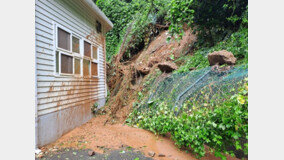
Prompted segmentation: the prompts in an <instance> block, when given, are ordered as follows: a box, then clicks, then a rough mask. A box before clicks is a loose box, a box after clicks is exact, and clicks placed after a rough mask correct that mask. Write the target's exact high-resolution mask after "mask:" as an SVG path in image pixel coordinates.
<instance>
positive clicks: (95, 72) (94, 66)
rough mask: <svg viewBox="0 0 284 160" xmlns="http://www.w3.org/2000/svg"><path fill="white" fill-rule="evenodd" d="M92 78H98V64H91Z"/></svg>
mask: <svg viewBox="0 0 284 160" xmlns="http://www.w3.org/2000/svg"><path fill="white" fill-rule="evenodd" d="M92 76H98V64H97V63H95V62H92Z"/></svg>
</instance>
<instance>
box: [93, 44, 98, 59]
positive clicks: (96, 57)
mask: <svg viewBox="0 0 284 160" xmlns="http://www.w3.org/2000/svg"><path fill="white" fill-rule="evenodd" d="M93 59H96V60H97V59H98V48H97V47H95V46H93Z"/></svg>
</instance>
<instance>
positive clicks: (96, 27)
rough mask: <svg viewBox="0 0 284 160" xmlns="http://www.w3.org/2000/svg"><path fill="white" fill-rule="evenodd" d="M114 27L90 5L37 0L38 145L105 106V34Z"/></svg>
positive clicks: (84, 0)
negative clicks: (95, 106)
mask: <svg viewBox="0 0 284 160" xmlns="http://www.w3.org/2000/svg"><path fill="white" fill-rule="evenodd" d="M112 27H113V24H112V22H111V21H110V20H109V19H108V18H107V17H106V16H105V14H104V13H103V12H102V11H101V10H100V9H99V8H98V7H97V6H96V5H95V3H94V2H93V1H92V0H36V2H35V36H36V37H35V39H36V46H35V47H36V54H35V55H36V69H35V70H36V105H37V106H36V116H35V117H36V119H35V121H36V145H37V147H40V146H43V145H46V144H48V143H50V142H53V141H55V140H57V139H58V138H59V137H61V136H62V135H63V134H64V133H66V132H68V131H70V130H71V129H73V128H75V127H77V126H79V125H81V124H83V123H85V122H87V121H88V120H90V119H91V117H92V114H91V109H90V107H91V106H92V105H94V103H95V102H97V103H98V104H99V107H101V106H103V105H104V103H105V97H106V96H107V91H106V60H105V58H106V55H105V54H106V48H105V43H106V42H105V33H106V32H107V31H109V30H110V29H111V28H112Z"/></svg>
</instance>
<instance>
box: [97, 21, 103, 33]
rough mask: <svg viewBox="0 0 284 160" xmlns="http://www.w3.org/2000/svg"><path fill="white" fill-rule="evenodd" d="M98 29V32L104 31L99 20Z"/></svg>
mask: <svg viewBox="0 0 284 160" xmlns="http://www.w3.org/2000/svg"><path fill="white" fill-rule="evenodd" d="M96 29H97V32H98V33H101V32H102V24H101V23H100V22H99V21H97V25H96Z"/></svg>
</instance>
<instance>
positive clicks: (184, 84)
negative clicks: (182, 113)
mask: <svg viewBox="0 0 284 160" xmlns="http://www.w3.org/2000/svg"><path fill="white" fill-rule="evenodd" d="M221 70H222V69H212V67H207V68H204V69H201V70H196V71H191V72H186V73H174V74H172V75H171V76H169V77H167V78H165V79H164V80H163V81H162V82H160V83H158V85H157V86H154V87H153V88H152V90H151V91H150V93H151V94H150V96H149V98H148V99H147V100H146V101H145V102H144V103H143V105H141V109H143V108H147V107H148V105H149V104H151V103H152V102H155V101H156V102H157V101H160V102H165V103H167V104H169V106H173V109H174V110H175V111H179V110H180V108H181V107H182V106H183V104H184V102H187V104H191V105H187V106H188V107H192V105H204V106H206V105H209V104H212V103H219V102H220V101H224V100H225V99H227V98H230V97H231V96H232V95H233V94H234V93H235V92H236V91H237V89H238V87H239V86H240V85H242V83H243V80H244V78H246V77H247V76H248V65H242V66H236V67H231V68H230V69H228V70H224V71H221Z"/></svg>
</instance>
